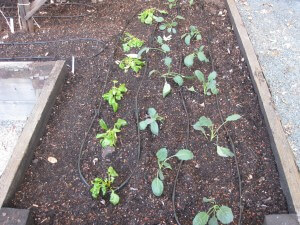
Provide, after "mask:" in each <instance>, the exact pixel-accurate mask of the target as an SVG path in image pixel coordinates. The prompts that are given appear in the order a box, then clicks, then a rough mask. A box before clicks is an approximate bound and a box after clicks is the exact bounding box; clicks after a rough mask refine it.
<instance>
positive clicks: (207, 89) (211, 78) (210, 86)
mask: <svg viewBox="0 0 300 225" xmlns="http://www.w3.org/2000/svg"><path fill="white" fill-rule="evenodd" d="M194 74H195V76H196V77H197V78H198V80H199V81H200V82H201V83H202V85H203V92H204V94H205V95H211V94H214V95H216V94H218V93H219V90H218V88H217V82H216V77H217V73H216V72H215V71H213V72H211V73H210V74H209V75H208V78H207V80H206V79H205V76H204V74H203V73H202V72H201V71H200V70H195V72H194Z"/></svg>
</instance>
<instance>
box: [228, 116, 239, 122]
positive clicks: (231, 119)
mask: <svg viewBox="0 0 300 225" xmlns="http://www.w3.org/2000/svg"><path fill="white" fill-rule="evenodd" d="M240 118H241V116H240V115H239V114H232V115H230V116H228V117H227V118H226V122H229V121H236V120H238V119H240Z"/></svg>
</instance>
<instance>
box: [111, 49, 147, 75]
mask: <svg viewBox="0 0 300 225" xmlns="http://www.w3.org/2000/svg"><path fill="white" fill-rule="evenodd" d="M116 63H117V64H119V67H120V68H121V69H122V70H124V72H125V73H127V72H128V70H129V69H132V70H133V71H134V72H136V73H138V72H139V71H140V70H141V69H142V68H143V66H144V65H145V62H144V61H142V60H141V59H140V57H138V55H137V54H128V55H127V57H125V58H124V59H122V60H121V61H120V62H119V61H117V62H116Z"/></svg>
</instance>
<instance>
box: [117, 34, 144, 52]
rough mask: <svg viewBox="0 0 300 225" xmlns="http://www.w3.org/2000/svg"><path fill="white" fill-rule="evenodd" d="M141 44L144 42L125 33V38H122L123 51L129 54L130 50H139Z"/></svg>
mask: <svg viewBox="0 0 300 225" xmlns="http://www.w3.org/2000/svg"><path fill="white" fill-rule="evenodd" d="M143 44H144V41H142V40H140V39H138V38H137V37H135V36H133V35H132V34H130V33H128V32H126V33H125V37H124V38H123V45H122V46H123V51H124V52H129V51H130V49H131V48H140V47H142V46H143Z"/></svg>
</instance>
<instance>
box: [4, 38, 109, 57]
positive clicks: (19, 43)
mask: <svg viewBox="0 0 300 225" xmlns="http://www.w3.org/2000/svg"><path fill="white" fill-rule="evenodd" d="M89 41H90V42H96V43H97V45H101V47H102V49H101V50H100V51H99V52H97V53H95V54H94V55H91V56H88V57H87V56H84V57H86V58H87V59H91V58H95V57H96V56H98V55H100V54H101V53H102V52H103V51H104V50H105V49H106V48H107V43H105V42H104V41H102V40H99V39H95V38H70V39H61V40H48V41H32V42H3V43H0V46H8V45H11V46H21V45H48V44H52V43H59V42H61V43H63V42H89ZM53 58H54V59H56V57H55V56H54V57H53V56H49V57H47V56H30V57H27V56H25V57H6V58H0V61H2V60H3V61H7V60H21V59H23V60H47V59H49V60H50V59H53Z"/></svg>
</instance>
